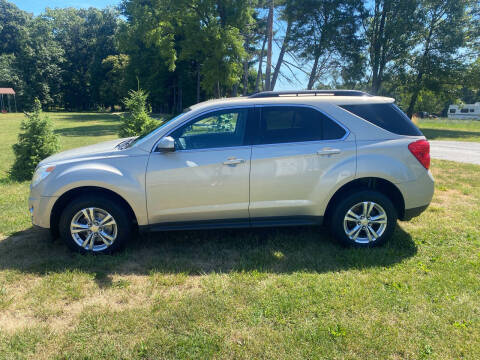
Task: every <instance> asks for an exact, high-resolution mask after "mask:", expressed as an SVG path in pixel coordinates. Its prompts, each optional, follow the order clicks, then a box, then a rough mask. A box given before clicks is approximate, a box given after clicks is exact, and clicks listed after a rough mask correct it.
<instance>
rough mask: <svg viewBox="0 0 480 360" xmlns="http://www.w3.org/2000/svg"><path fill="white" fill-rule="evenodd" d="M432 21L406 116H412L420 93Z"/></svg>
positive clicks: (431, 31)
mask: <svg viewBox="0 0 480 360" xmlns="http://www.w3.org/2000/svg"><path fill="white" fill-rule="evenodd" d="M433 23H435V21H432V24H431V26H430V30H429V31H428V35H427V38H426V40H425V50H424V51H423V55H422V60H421V61H420V68H419V69H418V74H417V78H416V81H415V87H414V89H413V93H412V97H411V98H410V103H409V104H408V109H407V116H408V117H409V118H412V115H413V110H414V109H415V105H416V103H417V99H418V94H419V93H420V84H421V82H422V80H423V74H424V72H425V70H426V69H425V68H426V66H427V64H426V61H427V58H428V56H429V55H430V42H431V40H432V36H433V31H434V26H433Z"/></svg>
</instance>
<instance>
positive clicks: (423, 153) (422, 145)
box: [408, 140, 430, 170]
mask: <svg viewBox="0 0 480 360" xmlns="http://www.w3.org/2000/svg"><path fill="white" fill-rule="evenodd" d="M408 150H410V152H411V153H412V154H413V156H415V157H416V158H417V160H418V161H419V162H420V164H422V165H423V166H424V167H425V169H427V170H428V168H429V167H430V144H429V143H428V141H427V140H417V141H415V142H412V143H410V144H408Z"/></svg>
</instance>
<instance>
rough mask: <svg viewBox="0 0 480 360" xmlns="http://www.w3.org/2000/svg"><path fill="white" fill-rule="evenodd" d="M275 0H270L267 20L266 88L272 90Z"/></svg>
mask: <svg viewBox="0 0 480 360" xmlns="http://www.w3.org/2000/svg"><path fill="white" fill-rule="evenodd" d="M274 8H275V5H274V0H270V4H269V7H268V20H267V67H266V69H265V90H272V88H271V86H270V73H271V71H272V42H273V17H274Z"/></svg>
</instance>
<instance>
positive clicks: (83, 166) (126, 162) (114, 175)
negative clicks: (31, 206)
mask: <svg viewBox="0 0 480 360" xmlns="http://www.w3.org/2000/svg"><path fill="white" fill-rule="evenodd" d="M147 160H148V156H136V157H134V158H132V157H117V158H107V159H101V160H96V161H92V160H90V161H88V162H79V163H75V164H66V165H60V166H58V167H57V168H56V169H55V177H54V178H52V179H50V178H49V179H48V180H49V181H48V183H47V184H46V186H45V188H44V190H43V194H44V196H55V197H60V196H61V195H63V194H64V193H66V192H67V191H69V190H72V189H76V188H80V187H86V186H92V187H99V188H103V189H107V190H110V191H113V192H114V193H116V194H118V195H119V196H121V197H122V198H123V199H124V200H125V201H126V202H127V203H128V204H129V205H130V206H131V208H132V210H133V212H134V213H135V216H136V218H137V221H138V224H139V225H147V224H148V216H147V208H146V200H145V170H146V166H147ZM52 175H53V174H52Z"/></svg>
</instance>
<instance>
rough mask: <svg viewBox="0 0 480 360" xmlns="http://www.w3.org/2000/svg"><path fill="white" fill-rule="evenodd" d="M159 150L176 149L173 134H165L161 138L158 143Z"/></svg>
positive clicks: (168, 150)
mask: <svg viewBox="0 0 480 360" xmlns="http://www.w3.org/2000/svg"><path fill="white" fill-rule="evenodd" d="M157 151H160V152H171V151H175V140H174V139H173V138H172V137H171V136H165V137H164V138H161V139H160V141H159V142H158V143H157Z"/></svg>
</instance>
